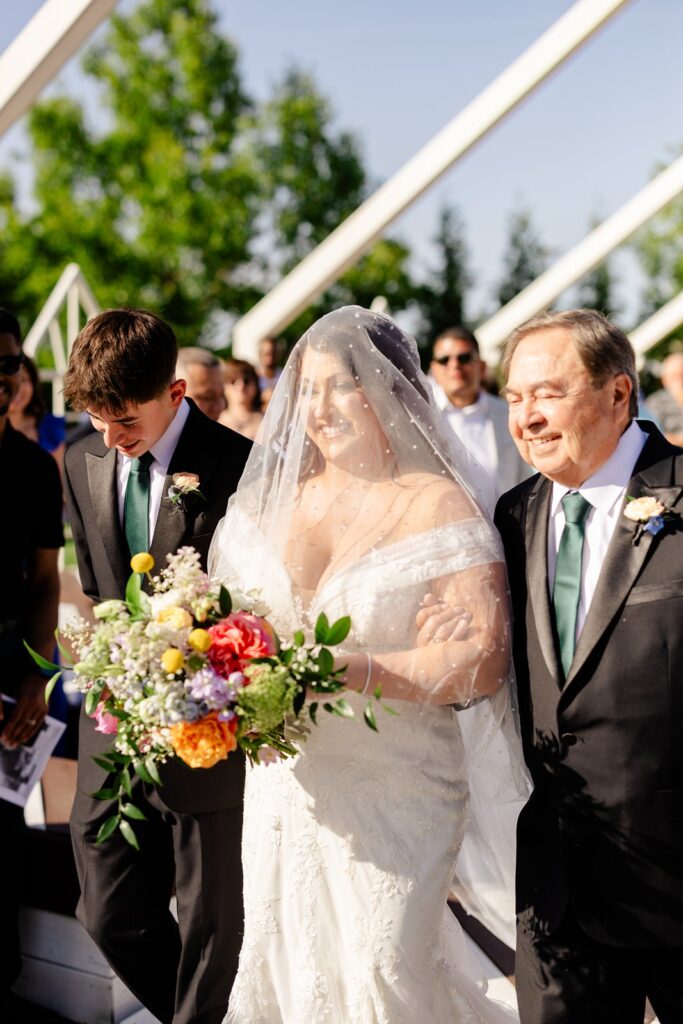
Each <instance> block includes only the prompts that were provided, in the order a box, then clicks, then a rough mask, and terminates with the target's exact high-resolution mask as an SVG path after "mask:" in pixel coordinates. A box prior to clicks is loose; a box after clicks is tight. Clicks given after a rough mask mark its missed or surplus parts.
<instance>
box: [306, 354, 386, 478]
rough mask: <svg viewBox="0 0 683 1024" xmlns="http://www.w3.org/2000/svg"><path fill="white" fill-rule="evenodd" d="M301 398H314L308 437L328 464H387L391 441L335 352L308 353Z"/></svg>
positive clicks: (360, 466) (350, 466)
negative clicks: (389, 442) (377, 462)
mask: <svg viewBox="0 0 683 1024" xmlns="http://www.w3.org/2000/svg"><path fill="white" fill-rule="evenodd" d="M301 394H302V397H304V398H306V397H308V398H310V405H309V408H308V418H307V423H306V433H307V434H308V436H309V438H310V439H311V441H313V443H314V444H315V445H316V447H317V448H318V449H319V450H320V453H321V454H322V456H323V458H324V459H325V461H326V462H330V463H332V464H333V465H337V466H339V467H340V468H341V467H343V468H346V469H347V470H348V471H349V472H351V471H353V470H354V469H355V468H356V467H358V468H361V469H362V468H364V467H367V466H369V465H371V464H374V463H375V462H376V461H377V460H379V464H380V465H381V464H382V463H383V462H384V461H386V455H387V449H388V447H389V445H388V442H387V439H386V437H385V435H384V433H383V431H382V429H381V427H380V425H379V421H378V420H377V417H376V416H375V414H374V412H373V411H372V409H371V408H370V405H369V403H368V401H367V398H366V397H365V395H364V393H363V391H362V390H361V388H360V386H359V384H358V382H357V381H356V380H355V378H354V377H353V374H352V372H351V370H350V369H349V368H348V367H347V366H344V364H343V363H342V361H341V360H340V359H339V358H338V357H337V356H336V355H335V354H334V353H332V352H315V351H313V350H309V351H307V352H306V354H305V356H304V359H303V363H302V367H301Z"/></svg>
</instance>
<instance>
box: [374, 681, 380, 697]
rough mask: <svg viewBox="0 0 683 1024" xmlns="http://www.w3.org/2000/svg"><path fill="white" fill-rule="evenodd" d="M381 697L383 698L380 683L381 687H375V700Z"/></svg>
mask: <svg viewBox="0 0 683 1024" xmlns="http://www.w3.org/2000/svg"><path fill="white" fill-rule="evenodd" d="M381 696H382V684H381V683H380V684H379V686H376V687H375V689H374V691H373V697H374V698H375V700H379V699H380V697H381Z"/></svg>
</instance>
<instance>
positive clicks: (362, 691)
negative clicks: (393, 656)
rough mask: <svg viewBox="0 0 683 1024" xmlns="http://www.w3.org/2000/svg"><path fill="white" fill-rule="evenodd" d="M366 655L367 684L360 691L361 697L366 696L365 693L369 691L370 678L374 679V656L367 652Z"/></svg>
mask: <svg viewBox="0 0 683 1024" xmlns="http://www.w3.org/2000/svg"><path fill="white" fill-rule="evenodd" d="M365 657H366V658H367V659H368V671H367V672H366V674H365V686H364V687H363V689H362V690H361V691H360V694H361V697H364V696H365V694H366V693H367V692H368V686H369V685H370V680H371V679H372V658H371V657H370V655H369V654H367V653H366V655H365Z"/></svg>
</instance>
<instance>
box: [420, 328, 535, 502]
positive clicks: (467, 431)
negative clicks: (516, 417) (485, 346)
mask: <svg viewBox="0 0 683 1024" xmlns="http://www.w3.org/2000/svg"><path fill="white" fill-rule="evenodd" d="M430 370H431V376H432V378H433V380H434V382H435V387H434V396H435V399H436V404H437V405H438V406H439V408H440V409H441V410H442V411H443V413H444V415H445V417H446V419H447V421H448V424H449V426H450V427H451V429H452V430H453V431H454V432H455V434H457V436H458V438H459V439H460V441H461V442H462V443H463V445H464V446H465V448H466V449H467V451H468V453H469V454H470V455H472V456H473V457H474V459H475V460H476V461H477V463H478V464H479V466H480V467H481V468H482V470H483V471H484V474H485V477H486V482H488V483H489V484H490V487H489V490H491V489H492V490H493V491H494V493H495V499H496V500H497V499H498V498H499V497H500V495H501V494H503V493H504V492H505V491H508V490H510V488H512V487H515V486H516V485H517V484H518V483H521V481H522V480H526V478H527V477H528V476H530V475H531V470H530V469H529V466H527V464H526V463H525V462H524V461H523V460H522V458H521V457H520V455H519V453H518V451H517V448H516V447H515V444H514V442H513V440H512V438H511V436H510V431H509V430H508V409H507V403H506V402H503V401H502V399H500V398H496V397H495V395H490V394H488V393H487V392H486V391H485V390H484V389H483V388H482V379H483V377H484V372H485V370H486V363H485V362H484V361H483V360H482V359H481V358H480V356H479V344H478V342H477V339H476V338H475V336H474V334H473V333H472V332H471V331H469V330H468V329H467V328H466V327H448V328H447V329H446V330H445V331H443V332H442V333H441V334H440V335H439V336H438V338H437V339H436V341H435V342H434V346H433V349H432V360H431V364H430ZM475 482H476V481H475ZM480 489H481V490H482V491H483V492H484V490H485V489H484V487H481V488H480Z"/></svg>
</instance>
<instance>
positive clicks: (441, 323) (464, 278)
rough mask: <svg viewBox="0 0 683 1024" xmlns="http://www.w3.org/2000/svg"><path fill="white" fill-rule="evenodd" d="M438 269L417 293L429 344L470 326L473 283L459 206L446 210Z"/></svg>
mask: <svg viewBox="0 0 683 1024" xmlns="http://www.w3.org/2000/svg"><path fill="white" fill-rule="evenodd" d="M434 245H435V248H436V258H437V266H436V268H435V270H434V271H433V272H432V273H431V274H430V275H429V277H428V279H427V281H426V282H425V283H424V284H422V285H421V286H419V288H418V290H417V301H418V304H419V307H420V313H421V324H420V332H419V333H420V336H421V340H423V341H424V343H425V344H426V345H428V344H430V343H431V342H432V341H433V340H434V338H435V337H437V335H438V334H439V333H440V332H441V331H443V330H445V329H446V328H447V327H453V326H458V325H459V324H466V323H467V314H466V303H467V292H468V290H469V288H470V287H471V286H472V284H473V278H472V275H471V274H470V271H469V267H468V252H467V244H466V241H465V229H464V224H463V221H462V217H461V216H460V212H459V210H458V209H457V208H456V207H443V208H442V209H441V211H440V213H439V222H438V230H437V233H436V236H435V237H434Z"/></svg>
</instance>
